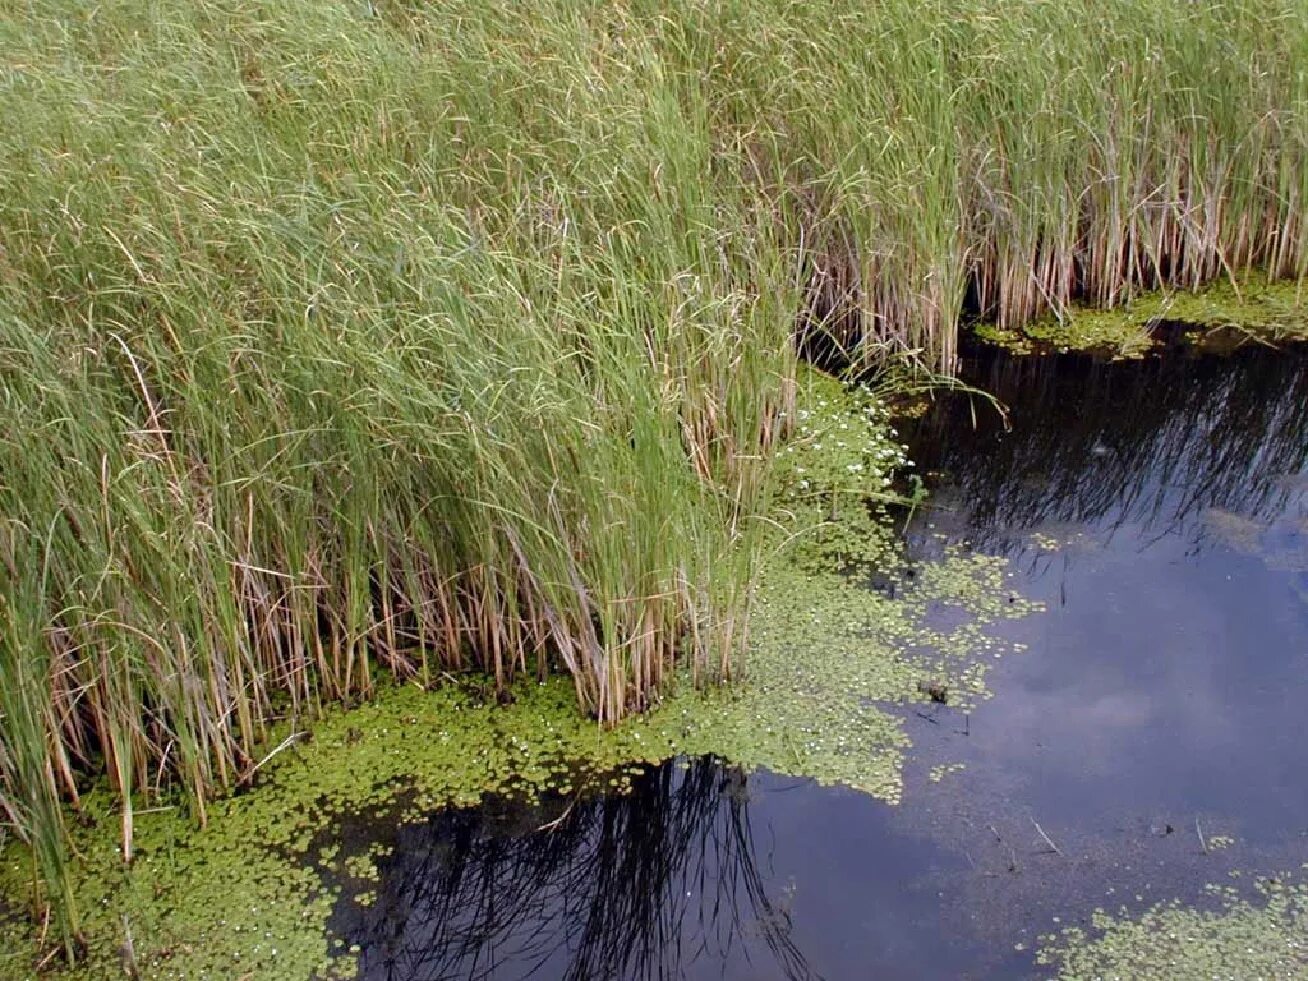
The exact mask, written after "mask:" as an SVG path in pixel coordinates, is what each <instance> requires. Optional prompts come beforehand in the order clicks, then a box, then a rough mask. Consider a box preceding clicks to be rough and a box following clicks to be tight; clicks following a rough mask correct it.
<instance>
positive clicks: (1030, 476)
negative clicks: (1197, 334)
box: [913, 347, 1308, 554]
mask: <svg viewBox="0 0 1308 981" xmlns="http://www.w3.org/2000/svg"><path fill="white" fill-rule="evenodd" d="M968 380H969V381H970V382H971V383H972V384H974V385H976V386H978V387H980V388H981V389H984V390H985V391H987V392H989V393H991V394H993V395H994V396H996V397H997V398H998V399H999V400H1000V402H1002V403H1004V404H1005V405H1006V406H1008V407H1009V410H1010V417H1011V419H1012V429H1011V430H1008V429H1006V427H1005V425H1004V423H1003V420H1002V419H1001V418H1000V416H999V415H998V413H996V412H995V411H994V410H993V409H992V408H991V406H990V405H989V404H988V403H987V402H985V401H984V400H982V399H980V398H975V397H974V398H966V397H955V398H952V399H950V400H948V401H946V402H945V403H943V404H942V405H940V406H939V407H938V408H937V410H936V411H933V412H932V413H930V414H929V415H928V416H927V418H926V419H925V420H924V421H923V423H922V424H921V425H920V426H919V427H918V429H917V431H916V432H915V433H914V437H913V442H914V451H915V454H916V456H915V459H916V460H917V463H918V465H919V467H921V468H922V469H923V470H925V471H930V472H934V473H936V474H938V475H939V476H938V478H937V480H938V486H937V487H936V495H935V502H934V503H935V505H936V508H937V512H936V518H937V521H936V524H937V525H938V526H939V527H941V528H944V529H946V530H949V531H954V530H959V529H963V528H965V529H966V531H967V533H968V535H970V537H971V539H972V541H973V542H974V543H975V545H976V547H977V548H978V550H981V551H987V552H1003V553H1006V554H1014V553H1018V552H1023V551H1031V550H1036V551H1039V550H1042V549H1043V550H1045V551H1053V550H1055V549H1056V548H1058V547H1060V546H1062V545H1063V544H1072V545H1076V544H1078V542H1077V541H1076V540H1075V536H1076V535H1077V534H1080V535H1082V536H1083V538H1084V537H1085V535H1086V532H1088V531H1093V532H1095V533H1096V537H1095V541H1098V542H1100V543H1102V541H1103V540H1105V539H1110V538H1111V537H1112V535H1113V534H1114V533H1120V532H1121V531H1122V530H1124V529H1129V531H1130V534H1131V536H1132V537H1133V540H1134V544H1135V546H1136V547H1137V548H1139V549H1145V548H1148V547H1149V546H1150V545H1151V544H1153V543H1154V542H1156V541H1157V540H1158V539H1160V538H1163V537H1166V536H1178V535H1179V536H1183V537H1185V538H1186V540H1187V544H1189V545H1190V546H1191V547H1192V548H1202V547H1204V546H1205V545H1206V544H1208V543H1209V541H1210V540H1211V539H1212V537H1214V536H1216V537H1218V538H1221V537H1222V536H1223V532H1224V531H1225V530H1230V529H1231V526H1232V522H1231V521H1229V520H1224V518H1225V516H1231V517H1233V518H1235V519H1243V520H1244V522H1246V524H1245V525H1244V533H1245V534H1247V535H1252V536H1254V537H1256V536H1258V535H1261V534H1262V533H1263V532H1265V531H1266V532H1269V533H1270V536H1271V538H1273V539H1276V538H1283V539H1284V547H1285V548H1289V549H1291V550H1294V549H1298V550H1299V551H1302V550H1303V549H1304V545H1303V544H1302V543H1303V537H1304V535H1305V529H1304V527H1303V522H1304V520H1305V517H1306V516H1308V480H1306V479H1305V478H1304V476H1303V475H1304V471H1305V467H1308V370H1305V359H1304V357H1303V355H1302V354H1301V353H1291V352H1278V351H1270V350H1268V349H1266V348H1261V347H1250V348H1246V349H1244V350H1242V351H1240V352H1238V353H1236V354H1235V355H1233V356H1232V357H1230V358H1216V357H1211V356H1210V357H1196V356H1185V355H1184V354H1182V353H1180V352H1173V353H1171V354H1169V355H1168V356H1165V357H1162V358H1151V359H1148V360H1145V361H1140V362H1106V361H1103V360H1097V359H1093V358H1088V357H1083V358H1077V357H1074V356H1067V357H1062V358H1049V357H1045V358H1027V359H1021V358H1011V357H1002V356H998V357H991V358H990V359H988V363H975V364H973V365H971V370H970V371H969V372H968ZM974 419H975V420H976V425H975V426H974V425H973V420H974ZM1206 519H1207V520H1206ZM1273 523H1278V524H1277V527H1276V528H1274V529H1272V528H1270V527H1268V526H1270V525H1271V524H1273ZM1295 542H1297V543H1298V544H1295ZM1080 544H1090V542H1085V541H1083V542H1081V543H1080ZM1271 547H1273V548H1279V547H1282V546H1277V545H1274V544H1273V545H1272V546H1271Z"/></svg>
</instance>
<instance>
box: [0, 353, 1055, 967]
mask: <svg viewBox="0 0 1308 981" xmlns="http://www.w3.org/2000/svg"><path fill="white" fill-rule="evenodd" d="M792 422H793V434H792V438H791V439H790V440H789V441H788V443H787V444H786V446H785V447H784V448H783V449H782V451H781V452H780V453H779V454H778V459H777V463H776V467H775V474H774V476H775V479H776V481H777V500H778V507H777V508H776V510H775V512H774V514H773V515H772V516H771V519H770V526H771V529H772V530H771V531H770V533H769V535H770V545H771V547H770V550H769V553H768V557H767V558H766V559H765V560H764V562H763V563H762V571H761V574H760V576H759V579H758V582H757V585H756V592H755V596H754V599H753V610H752V616H751V630H752V633H751V638H750V644H749V653H748V657H747V660H746V662H745V664H744V680H743V681H740V682H737V683H733V684H732V685H729V686H723V687H718V688H712V689H709V690H698V689H696V687H695V686H694V685H693V684H692V683H691V681H690V679H689V678H681V679H679V681H678V683H677V684H676V685H675V686H673V688H672V689H670V690H669V691H668V692H667V693H666V695H665V697H664V698H663V699H662V700H661V702H660V703H659V704H657V705H656V706H655V707H654V708H653V709H652V710H651V711H649V712H648V713H646V714H645V715H642V716H639V717H635V718H632V719H630V720H628V721H627V722H626V723H624V724H622V725H620V726H618V727H616V728H613V729H609V730H604V729H601V728H599V727H598V726H596V725H595V724H594V723H593V722H590V721H588V720H586V719H584V718H582V717H581V716H580V715H579V713H577V711H576V707H575V706H576V702H575V697H574V693H573V691H572V686H571V682H570V681H568V680H567V679H562V678H555V679H551V680H548V681H546V682H544V683H539V684H537V683H533V682H526V681H524V682H521V683H519V684H518V685H517V686H516V687H515V688H514V690H513V692H512V696H513V697H512V704H510V705H507V706H499V705H494V704H487V703H486V702H485V701H484V700H483V699H482V698H480V697H479V691H478V688H479V686H477V685H475V684H466V685H460V684H447V685H445V686H443V687H440V688H437V689H435V690H424V689H423V688H421V687H419V686H417V685H415V684H409V685H402V686H392V687H390V688H387V689H385V690H383V691H382V692H381V693H380V694H379V696H378V697H377V699H376V700H375V701H373V702H370V703H368V704H365V705H363V706H361V707H358V708H355V709H352V710H350V711H348V712H347V711H344V710H334V711H331V712H329V713H328V714H327V715H326V717H324V718H323V719H321V720H320V721H319V722H318V723H316V724H315V725H314V727H313V730H312V735H311V738H310V737H307V736H306V737H305V738H302V739H300V740H298V741H294V740H292V741H291V743H290V744H289V746H290V748H288V749H286V750H285V751H284V752H282V753H281V754H280V755H278V756H277V757H276V758H275V759H274V760H273V761H272V762H271V763H270V764H269V765H268V766H267V767H265V769H264V770H263V771H262V772H261V778H262V779H261V780H260V782H259V784H258V786H256V787H255V788H253V789H252V790H250V791H248V792H246V793H244V794H242V795H240V796H238V797H234V798H232V799H229V800H225V801H221V802H217V803H215V804H213V805H212V806H211V807H210V809H209V815H208V827H207V828H206V829H204V830H203V831H199V832H197V831H196V829H195V828H194V827H193V824H192V822H191V821H190V820H189V819H188V817H187V816H186V815H185V813H184V812H183V811H182V810H180V809H154V810H149V811H138V813H137V816H136V839H135V840H136V857H135V860H134V861H133V863H132V864H131V865H130V866H125V865H124V864H123V863H122V861H121V859H120V855H119V852H118V846H117V844H116V836H115V834H114V825H115V820H116V804H115V802H114V801H113V800H112V799H111V798H110V796H109V795H108V794H107V793H105V792H99V793H96V794H92V795H90V796H89V797H88V799H87V801H86V808H85V815H86V816H85V818H84V819H83V822H82V825H79V827H78V828H77V829H76V830H75V831H74V847H75V848H76V852H77V854H78V856H79V861H78V863H77V868H76V876H77V891H78V894H79V896H80V897H81V899H82V906H83V908H84V909H85V910H86V911H87V912H86V923H85V930H86V934H87V939H88V949H87V951H86V957H85V958H84V960H83V961H82V963H81V964H80V965H79V966H78V967H77V968H76V969H72V970H69V969H64V970H57V968H56V965H54V964H49V965H47V968H49V970H50V972H51V973H57V974H60V975H61V976H66V977H69V978H100V977H105V976H109V975H112V974H116V973H118V972H120V971H122V970H123V968H124V967H127V966H130V968H131V969H132V970H133V971H135V973H136V974H137V975H138V976H139V977H141V978H188V979H190V978H195V979H198V978H214V979H217V978H232V977H239V978H242V979H246V981H256V979H263V978H267V979H281V978H305V977H318V978H322V979H328V978H345V977H349V976H351V975H352V973H353V972H354V969H355V962H354V958H353V957H352V949H351V948H350V947H348V946H346V942H345V938H337V939H336V940H335V941H330V940H329V938H328V936H327V932H326V923H327V917H328V914H329V912H330V910H331V908H332V906H333V905H334V904H335V903H336V902H337V901H338V900H339V899H340V898H342V897H346V898H350V899H352V900H353V901H355V902H359V903H364V904H366V903H368V902H370V901H371V900H372V898H373V897H374V895H375V892H374V887H375V881H376V874H377V873H376V864H375V859H376V858H377V857H378V856H377V855H376V854H374V853H373V852H371V851H369V850H367V849H366V848H365V850H363V851H362V852H360V851H358V848H357V846H355V849H354V850H353V851H352V850H351V848H350V847H348V846H346V845H344V844H343V843H341V842H338V841H335V840H333V833H332V829H333V828H334V827H335V826H336V825H337V824H338V823H339V821H340V819H341V817H342V816H344V815H348V814H352V813H356V814H357V813H364V812H366V813H370V814H375V815H380V816H383V817H384V818H385V819H388V820H394V821H405V820H418V819H420V818H422V817H424V816H425V815H427V814H429V813H430V812H431V811H432V810H433V809H436V808H442V807H451V806H453V807H458V806H469V805H475V804H477V803H478V802H479V801H481V800H482V799H483V797H484V795H487V794H531V795H538V794H541V793H544V792H546V791H552V792H557V793H562V794H570V793H575V792H581V791H582V789H583V788H586V787H592V788H593V787H596V786H598V787H600V788H604V787H612V788H615V789H618V790H621V789H622V788H623V787H624V786H625V785H626V784H627V783H628V782H629V780H630V769H629V767H630V764H632V763H639V762H659V761H662V760H666V759H668V758H671V757H674V756H677V755H688V756H698V755H709V754H711V755H715V756H718V757H721V758H724V759H726V760H729V761H731V762H733V763H735V764H738V765H742V766H746V767H767V768H769V769H771V770H774V771H777V772H780V773H785V774H790V775H795V776H807V777H812V778H814V779H816V780H818V781H821V782H824V783H842V784H845V785H848V786H850V787H854V788H857V789H860V790H863V791H865V792H867V793H869V794H873V795H875V796H877V797H880V798H882V799H884V800H887V801H892V802H893V801H896V800H898V798H899V795H900V792H901V787H902V764H903V756H904V752H905V749H906V748H907V746H908V739H907V736H906V735H905V733H904V730H903V727H902V722H901V718H900V716H899V715H898V714H897V713H896V711H895V710H894V707H893V706H894V705H895V704H896V703H904V702H912V701H925V700H926V696H925V695H924V694H923V693H922V690H923V689H922V685H923V681H924V679H930V680H931V682H932V683H933V684H940V685H947V686H948V689H949V691H950V703H951V705H957V706H962V707H966V706H967V705H968V704H970V703H971V702H973V701H975V700H976V699H979V698H983V697H985V696H986V689H985V685H984V677H985V672H986V668H987V664H988V663H989V662H991V661H993V659H994V658H995V657H998V656H1000V655H1002V654H1003V653H1005V652H1007V651H1009V650H1011V649H1012V646H1011V645H1008V644H1005V643H1004V642H1002V641H1001V640H1000V639H999V637H997V636H995V635H993V634H992V632H991V631H989V630H988V627H990V626H991V625H992V624H994V623H995V622H996V621H998V620H1000V619H1003V618H1008V617H1015V616H1022V615H1024V614H1026V613H1027V612H1029V611H1030V610H1031V609H1033V607H1032V606H1031V605H1029V604H1027V603H1025V602H1024V601H1021V600H1019V599H1018V598H1017V597H1014V596H1013V595H1012V594H1011V593H1010V592H1009V591H1008V590H1007V589H1006V588H1005V566H1004V563H1003V562H1002V561H1001V560H999V559H995V558H990V557H986V556H981V555H973V554H970V553H968V552H967V551H965V550H963V549H951V550H948V551H947V552H946V554H945V556H944V557H943V559H942V560H941V561H938V562H933V563H930V564H924V565H919V566H916V567H914V566H912V565H910V564H909V562H908V561H907V560H906V558H905V557H904V555H903V554H902V551H901V550H900V548H899V546H898V544H897V540H896V538H895V536H894V533H893V531H892V530H891V527H890V523H889V521H888V520H887V519H886V514H885V510H884V509H885V505H886V504H887V503H888V502H890V501H892V500H893V499H894V493H893V485H894V479H895V474H896V472H897V471H901V470H903V469H904V468H906V467H908V466H909V463H908V461H907V459H906V458H905V451H904V448H903V447H902V446H900V445H899V444H898V443H897V442H896V434H895V432H894V429H893V427H892V425H891V420H890V418H889V411H888V409H887V408H886V407H885V405H884V404H883V403H882V402H880V401H879V400H878V399H877V398H876V397H874V395H873V394H872V393H871V392H870V391H868V390H866V389H855V390H853V391H847V390H845V389H844V388H843V387H842V386H841V385H839V384H837V383H836V382H834V381H833V380H830V379H827V378H825V377H824V376H819V375H816V374H810V375H808V376H806V377H805V383H804V385H803V390H802V395H801V399H800V402H799V405H798V408H797V416H796V418H795V419H794V420H793V421H792ZM624 767H627V769H624ZM943 772H944V771H942V775H943ZM29 879H30V858H29V857H28V856H27V855H26V854H25V853H24V851H23V849H22V848H21V847H19V846H16V845H11V846H10V847H9V848H8V849H7V850H6V851H5V852H4V854H3V863H2V865H0V893H2V894H3V895H5V896H8V897H9V899H10V900H11V902H14V904H15V905H18V904H19V901H21V898H22V897H23V896H24V895H26V893H27V890H29V889H30V886H29V885H28V882H29ZM33 934H34V931H33V928H32V925H31V924H30V922H27V921H25V920H24V919H23V918H22V917H19V916H13V915H11V916H10V917H9V918H8V919H7V920H5V921H4V923H3V925H0V935H3V939H4V941H5V943H4V950H5V951H6V952H7V953H6V954H5V955H4V956H3V958H2V959H0V975H2V976H4V977H13V978H17V977H28V976H33V975H34V969H33V965H35V964H36V963H37V960H38V956H39V953H40V950H39V947H40V945H39V944H38V943H37V941H36V939H35V938H34V935H33ZM129 936H130V940H128V937H129ZM353 952H354V953H357V949H355V950H354V951H353Z"/></svg>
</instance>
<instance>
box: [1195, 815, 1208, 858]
mask: <svg viewBox="0 0 1308 981" xmlns="http://www.w3.org/2000/svg"><path fill="white" fill-rule="evenodd" d="M1194 833H1195V834H1197V835H1198V836H1199V847H1200V848H1202V849H1203V851H1204V854H1205V855H1207V854H1208V842H1206V841H1204V829H1203V828H1201V827H1199V819H1198V818H1195V819H1194Z"/></svg>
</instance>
